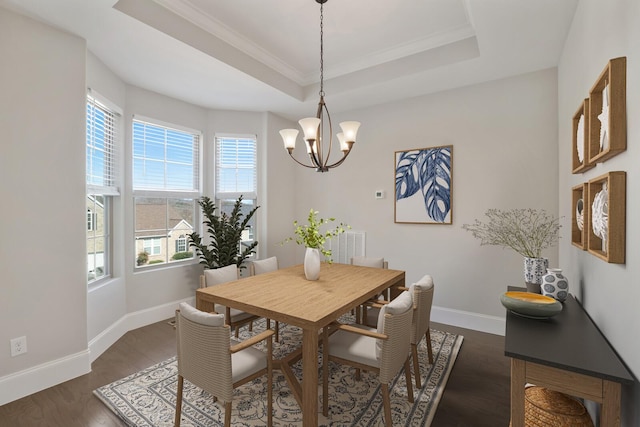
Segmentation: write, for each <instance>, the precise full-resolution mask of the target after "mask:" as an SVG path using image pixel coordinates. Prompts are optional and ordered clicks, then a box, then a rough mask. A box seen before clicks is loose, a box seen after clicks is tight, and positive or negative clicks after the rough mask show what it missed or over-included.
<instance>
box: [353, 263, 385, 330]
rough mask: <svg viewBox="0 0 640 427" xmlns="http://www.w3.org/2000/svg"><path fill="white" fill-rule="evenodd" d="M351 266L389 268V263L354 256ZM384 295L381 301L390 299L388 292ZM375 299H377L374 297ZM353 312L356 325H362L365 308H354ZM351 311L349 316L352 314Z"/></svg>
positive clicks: (365, 315) (362, 306)
mask: <svg viewBox="0 0 640 427" xmlns="http://www.w3.org/2000/svg"><path fill="white" fill-rule="evenodd" d="M351 265H360V266H362V267H373V268H389V263H388V262H387V261H385V260H384V258H378V257H367V256H354V257H352V258H351ZM385 293H386V295H384V296H382V295H379V296H378V297H380V296H382V299H385V298H386V299H387V300H389V299H390V293H389V291H388V290H387V291H385ZM376 298H377V297H376ZM353 311H355V316H356V323H363V322H364V321H365V320H366V319H367V307H366V306H364V305H361V306H359V307H356V308H355V309H354V310H353ZM353 311H352V313H351V314H354V313H353Z"/></svg>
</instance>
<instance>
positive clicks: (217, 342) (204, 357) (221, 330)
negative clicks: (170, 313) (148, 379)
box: [176, 303, 233, 402]
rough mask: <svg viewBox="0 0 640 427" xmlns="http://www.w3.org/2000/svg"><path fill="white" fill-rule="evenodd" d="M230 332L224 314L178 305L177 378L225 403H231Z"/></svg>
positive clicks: (182, 304)
mask: <svg viewBox="0 0 640 427" xmlns="http://www.w3.org/2000/svg"><path fill="white" fill-rule="evenodd" d="M230 331H231V329H230V328H229V326H226V325H225V324H224V314H210V313H205V312H203V311H200V310H197V309H195V308H193V307H192V306H190V305H188V304H186V303H181V304H180V309H179V310H176V337H177V343H178V348H177V360H178V374H179V375H182V376H183V377H184V378H185V379H187V380H188V381H189V382H191V383H192V384H194V385H196V386H198V387H200V388H202V389H203V390H206V391H207V392H209V393H210V394H211V395H213V396H216V397H217V398H219V399H220V400H222V401H224V402H231V399H232V397H233V380H232V371H231V352H230V350H229V348H230V339H231V332H230Z"/></svg>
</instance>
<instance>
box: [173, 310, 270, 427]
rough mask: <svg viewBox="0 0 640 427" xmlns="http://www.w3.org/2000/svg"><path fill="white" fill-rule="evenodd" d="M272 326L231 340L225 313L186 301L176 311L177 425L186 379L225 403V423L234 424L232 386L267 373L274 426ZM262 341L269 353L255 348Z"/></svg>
mask: <svg viewBox="0 0 640 427" xmlns="http://www.w3.org/2000/svg"><path fill="white" fill-rule="evenodd" d="M273 334H274V332H273V331H272V330H270V329H268V330H266V331H264V332H262V333H260V334H258V335H254V336H253V337H251V338H250V339H248V340H246V341H243V342H237V341H234V340H231V329H230V327H229V325H225V318H224V314H212V313H205V312H203V311H200V310H197V309H196V308H194V307H192V306H190V305H189V304H187V303H184V302H183V303H180V308H179V309H178V310H176V337H177V343H178V349H177V361H178V390H177V393H176V415H175V426H176V427H180V419H181V414H182V392H183V387H184V380H185V379H186V380H187V381H189V382H190V383H192V384H193V385H195V386H196V387H199V388H201V389H202V390H205V391H207V392H208V393H209V394H211V395H212V396H213V401H214V402H215V401H217V400H218V399H219V400H220V401H222V402H224V403H225V405H224V425H225V427H229V426H230V425H231V403H232V400H233V389H235V388H237V387H239V386H240V385H242V384H245V383H247V382H249V381H253V380H254V379H256V378H259V377H261V376H262V375H265V374H266V375H267V425H268V426H271V425H272V417H273V415H272V412H273V344H272V336H273ZM260 341H265V342H266V345H267V351H266V353H265V352H264V351H261V350H259V349H257V348H255V347H253V346H254V345H255V344H258V343H259V342H260Z"/></svg>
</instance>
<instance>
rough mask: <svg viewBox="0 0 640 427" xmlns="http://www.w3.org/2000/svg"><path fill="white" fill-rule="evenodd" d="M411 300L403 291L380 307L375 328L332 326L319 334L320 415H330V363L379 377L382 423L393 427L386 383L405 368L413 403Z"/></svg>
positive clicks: (357, 375) (410, 400)
mask: <svg viewBox="0 0 640 427" xmlns="http://www.w3.org/2000/svg"><path fill="white" fill-rule="evenodd" d="M412 317H413V298H412V297H411V293H410V292H408V291H404V292H402V293H401V294H400V295H398V296H397V297H396V298H395V299H394V300H393V301H391V302H390V303H389V304H385V305H384V306H382V307H381V309H380V313H379V315H378V325H377V328H376V329H373V328H368V327H366V326H363V325H345V324H336V323H334V324H331V325H330V326H329V327H328V328H324V329H323V331H322V354H323V357H322V360H323V369H322V376H323V382H322V387H323V394H322V403H323V405H322V413H323V414H324V415H325V416H328V413H329V362H330V361H333V362H337V363H341V364H346V365H350V366H353V367H355V368H356V377H357V378H359V376H360V375H359V373H360V370H366V371H368V372H373V373H377V374H378V380H379V381H380V384H381V387H380V389H381V392H382V398H383V404H384V421H385V425H386V426H387V427H391V426H392V421H391V400H390V396H389V384H390V383H391V382H392V381H393V379H394V378H395V377H396V376H397V375H398V373H399V372H400V371H401V370H402V368H403V367H404V370H405V378H406V383H407V394H408V396H407V397H408V400H409V402H410V403H413V386H412V384H411V367H410V365H409V355H410V341H411V319H412Z"/></svg>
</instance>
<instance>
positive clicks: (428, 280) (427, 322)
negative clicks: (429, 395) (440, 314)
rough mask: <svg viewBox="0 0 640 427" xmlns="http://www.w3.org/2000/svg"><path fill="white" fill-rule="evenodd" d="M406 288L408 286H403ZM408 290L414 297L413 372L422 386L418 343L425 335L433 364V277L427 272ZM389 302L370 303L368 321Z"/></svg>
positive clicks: (417, 383)
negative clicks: (431, 327)
mask: <svg viewBox="0 0 640 427" xmlns="http://www.w3.org/2000/svg"><path fill="white" fill-rule="evenodd" d="M401 289H406V288H401ZM408 291H409V292H410V293H411V296H412V297H413V320H412V321H411V358H412V359H413V372H414V375H415V382H416V387H417V388H422V385H421V374H420V363H419V359H418V345H419V344H420V341H421V340H422V337H425V341H426V345H427V356H428V358H429V364H431V365H433V348H432V346H431V329H430V326H431V307H432V306H433V291H434V286H433V278H432V277H431V276H430V275H428V274H425V275H424V276H422V278H421V279H420V280H418V281H417V282H415V283H413V284H411V286H409V288H408ZM386 303H388V302H387V301H380V300H378V301H372V302H371V303H370V304H369V305H370V306H371V307H372V309H371V310H369V311H368V315H369V317H368V319H367V323H370V322H371V321H373V320H374V319H373V317H374V316H373V315H375V314H377V313H378V310H379V309H380V308H381V307H382V306H383V305H384V304H386Z"/></svg>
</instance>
